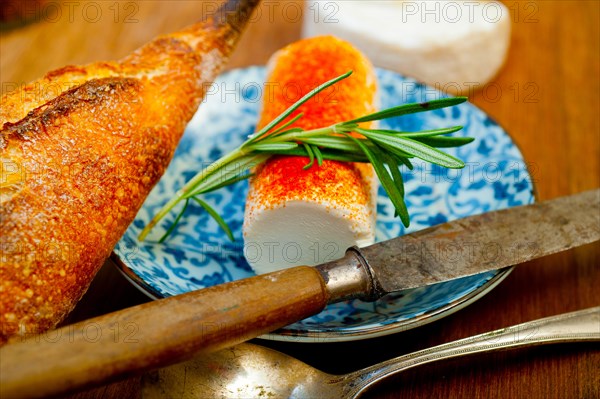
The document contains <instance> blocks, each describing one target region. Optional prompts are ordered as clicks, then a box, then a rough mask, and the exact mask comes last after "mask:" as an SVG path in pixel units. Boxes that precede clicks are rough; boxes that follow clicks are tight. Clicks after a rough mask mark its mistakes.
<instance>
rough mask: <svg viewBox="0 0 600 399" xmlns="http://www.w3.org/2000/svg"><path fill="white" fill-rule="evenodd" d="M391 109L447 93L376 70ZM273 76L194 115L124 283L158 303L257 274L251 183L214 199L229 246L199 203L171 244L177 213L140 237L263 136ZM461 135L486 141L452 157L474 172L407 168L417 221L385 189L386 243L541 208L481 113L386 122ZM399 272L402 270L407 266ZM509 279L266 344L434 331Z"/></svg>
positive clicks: (318, 322) (452, 285) (341, 306)
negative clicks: (226, 160) (209, 170)
mask: <svg viewBox="0 0 600 399" xmlns="http://www.w3.org/2000/svg"><path fill="white" fill-rule="evenodd" d="M377 75H378V78H379V87H380V98H381V107H382V108H387V107H391V106H394V105H399V104H403V103H410V102H424V101H430V100H433V99H437V98H440V97H444V96H446V95H445V94H443V93H441V92H439V91H437V90H435V89H433V88H431V87H428V86H425V85H422V84H420V83H418V82H416V81H414V80H413V79H410V78H406V77H403V76H401V75H399V74H397V73H394V72H390V71H386V70H378V71H377ZM264 77H265V69H264V67H251V68H246V69H238V70H233V71H230V72H228V73H226V74H223V75H222V76H221V77H220V79H219V80H218V81H217V82H216V83H215V84H214V85H213V86H212V87H211V88H210V89H209V94H208V96H207V98H206V100H205V101H204V103H203V104H202V105H201V106H200V110H199V111H198V113H197V114H196V115H195V116H194V118H193V120H192V121H191V122H190V124H189V125H188V127H187V130H186V132H185V134H184V136H183V138H182V140H181V143H180V145H179V147H178V149H177V152H176V154H175V157H174V159H173V161H172V163H171V165H170V166H169V168H168V170H167V171H166V173H165V175H164V176H163V178H162V179H161V180H160V182H159V183H158V185H157V186H156V187H155V188H154V190H153V191H152V192H151V194H150V195H149V197H148V198H147V200H146V202H145V203H144V206H143V207H142V209H141V210H140V212H139V213H138V215H137V217H136V219H135V221H134V222H133V223H132V224H131V226H130V227H129V229H128V230H127V232H126V233H125V235H124V236H123V238H122V239H121V241H120V242H119V243H118V245H117V246H116V248H115V251H114V255H113V259H114V260H115V261H116V263H117V265H118V267H119V269H120V270H121V271H122V272H123V273H124V275H125V276H126V277H127V278H128V279H129V280H130V281H131V282H132V283H133V284H134V285H136V286H137V287H138V288H139V289H140V290H142V291H143V292H144V293H146V294H147V295H148V296H150V297H151V298H161V297H166V296H170V295H176V294H181V293H185V292H189V291H192V290H197V289H200V288H204V287H209V286H213V285H215V284H220V283H223V282H227V281H232V280H237V279H241V278H245V277H249V276H252V275H254V273H253V272H252V270H251V269H250V267H249V266H248V263H247V262H246V260H245V259H244V256H243V240H242V219H243V215H244V203H245V197H246V190H247V188H248V183H247V182H240V183H237V184H236V185H234V186H229V187H226V188H224V189H221V190H219V191H216V192H213V193H210V194H208V195H206V196H205V200H206V201H207V202H208V203H210V204H211V205H212V206H213V207H214V208H215V209H216V210H217V211H218V212H219V213H220V214H221V215H223V217H224V219H225V220H226V222H227V223H228V224H229V226H230V227H231V229H232V231H233V234H234V236H235V242H231V241H230V240H229V239H228V238H227V236H226V235H225V234H224V233H223V231H222V230H221V229H220V228H219V226H218V225H217V224H216V222H214V220H212V219H211V218H210V217H209V215H208V214H207V213H206V212H204V211H203V210H202V209H201V208H200V207H198V206H196V205H195V204H194V203H193V202H192V203H190V205H189V206H188V209H187V211H186V214H185V217H184V218H182V221H181V223H180V224H179V225H178V226H177V228H176V229H175V230H174V231H173V234H172V235H171V236H170V237H169V238H168V239H167V240H166V241H165V242H164V243H162V244H159V243H158V237H160V236H161V235H162V234H163V233H164V232H165V231H166V229H167V228H168V227H169V226H170V224H171V223H172V222H173V220H174V218H175V215H176V212H173V213H172V214H170V215H169V216H168V217H166V218H165V219H164V220H163V221H162V222H161V223H160V225H159V226H157V227H156V228H155V229H154V230H153V231H152V233H151V234H150V236H149V237H148V238H147V239H146V240H145V241H144V242H139V241H138V239H137V236H138V234H139V233H140V230H141V229H142V228H143V227H144V226H145V225H146V224H147V223H148V221H149V220H150V219H151V218H152V216H153V215H154V214H155V213H156V212H157V211H158V210H159V209H160V208H161V207H162V205H164V204H165V203H166V202H167V200H168V199H169V198H171V197H172V196H173V194H174V193H175V191H177V189H179V188H180V187H181V186H183V184H184V183H185V182H186V181H187V180H189V179H190V178H191V177H192V176H193V175H194V174H195V173H196V172H197V171H198V170H199V169H201V168H202V167H204V166H206V165H207V164H208V163H209V162H210V161H214V160H216V159H217V158H219V157H220V156H221V155H223V154H224V153H226V152H228V151H230V150H232V149H234V148H235V147H237V146H238V145H239V144H241V143H242V142H243V141H244V140H245V138H246V137H247V136H248V135H249V134H251V133H252V132H253V131H254V125H255V123H256V121H257V114H258V112H259V108H260V103H261V101H262V95H263V92H262V83H263V81H264ZM456 125H462V126H464V129H463V130H461V131H459V132H457V133H454V135H460V136H470V137H475V139H476V141H475V142H473V143H471V144H469V145H466V146H464V147H461V148H457V149H449V151H448V152H449V153H451V154H453V155H455V156H458V157H459V158H460V159H462V160H464V161H465V162H466V167H465V168H464V169H462V170H447V169H443V168H439V167H434V166H431V165H429V164H425V163H420V162H415V169H414V170H413V171H408V170H404V171H403V175H404V180H405V182H406V193H407V196H406V202H407V205H408V209H409V213H410V215H411V225H410V228H408V229H404V227H403V226H402V225H401V223H400V221H399V220H398V219H397V218H394V217H393V214H394V212H393V207H392V205H391V202H390V201H389V199H388V198H387V196H386V194H385V192H384V191H383V190H381V189H380V192H379V199H378V204H377V208H378V209H377V211H378V216H377V240H378V241H380V240H385V239H388V238H392V237H396V236H399V235H402V234H405V233H407V232H412V231H417V230H420V229H423V228H425V227H428V226H432V225H435V224H438V223H442V222H445V221H449V220H453V219H457V218H461V217H465V216H469V215H474V214H478V213H482V212H487V211H492V210H496V209H502V208H508V207H512V206H517V205H523V204H529V203H532V202H534V194H533V185H532V181H531V177H530V175H529V173H528V170H527V167H526V163H525V161H524V160H523V157H522V155H521V153H520V151H519V149H518V148H517V147H516V145H515V144H514V142H513V141H512V139H511V138H510V136H509V135H508V134H507V133H506V132H505V131H504V130H503V129H502V128H501V127H500V126H499V125H498V124H497V123H495V122H494V121H493V120H492V119H490V118H489V117H488V116H487V115H486V114H485V113H484V112H483V111H481V110H480V109H478V108H476V107H475V106H473V105H472V104H469V103H464V104H461V105H459V106H456V107H452V108H447V109H441V110H435V111H430V112H424V113H419V114H413V115H406V116H402V117H400V118H395V119H392V120H387V121H382V123H381V126H382V128H386V127H388V128H389V127H393V128H394V129H401V130H406V131H414V130H422V129H434V128H439V127H450V126H456ZM399 266H400V265H399ZM508 273H510V269H504V270H500V271H494V272H489V273H483V274H480V275H477V276H472V277H468V278H463V279H459V280H455V281H451V282H447V283H443V284H438V285H434V286H430V287H425V288H418V289H413V290H407V291H404V292H400V293H397V294H394V295H389V296H387V297H385V298H382V299H380V300H378V301H376V302H372V303H368V302H362V301H359V300H353V301H348V302H343V303H338V304H333V305H330V306H328V307H327V308H326V309H325V310H324V311H323V312H322V313H320V314H318V315H316V316H313V317H310V318H308V319H305V320H302V321H299V322H297V323H294V324H291V325H289V326H287V327H285V328H282V329H280V330H278V331H276V332H274V333H271V334H268V335H265V336H263V337H262V338H266V339H273V340H285V341H301V342H330V341H349V340H356V339H364V338H372V337H376V336H380V335H385V334H390V333H394V332H398V331H402V330H406V329H410V328H414V327H416V326H419V325H422V324H425V323H429V322H431V321H433V320H436V319H438V318H441V317H444V316H447V315H449V314H451V313H453V312H455V311H457V310H458V309H461V308H463V307H464V306H467V305H468V304H470V303H472V302H473V301H475V300H477V299H478V298H480V297H481V296H483V295H485V294H486V293H487V292H489V291H490V290H491V289H492V288H493V287H494V286H496V285H497V284H498V283H499V282H500V281H502V280H503V279H504V278H505V277H506V276H507V275H508Z"/></svg>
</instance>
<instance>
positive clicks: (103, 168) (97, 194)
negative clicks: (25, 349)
mask: <svg viewBox="0 0 600 399" xmlns="http://www.w3.org/2000/svg"><path fill="white" fill-rule="evenodd" d="M256 3H258V0H239V1H234V0H230V1H229V2H228V3H226V4H225V5H224V6H223V7H222V8H221V10H219V12H218V13H217V14H216V15H215V16H213V17H210V18H208V19H206V20H204V21H203V22H200V23H197V24H195V25H192V26H190V27H188V28H187V29H184V30H182V31H180V32H177V33H173V34H170V35H166V36H161V37H158V38H156V39H155V40H153V41H152V42H150V43H148V44H146V45H145V46H143V47H141V48H140V49H138V50H137V51H135V52H133V53H132V54H131V55H129V56H127V57H125V58H124V59H122V60H121V61H118V62H98V63H93V64H90V65H86V66H67V67H64V68H61V69H58V70H55V71H52V72H49V73H48V74H47V75H46V76H45V77H43V78H42V79H40V80H38V81H36V82H32V83H31V84H28V85H26V86H25V87H23V88H21V89H20V90H17V91H14V92H12V93H8V94H6V95H4V96H3V97H2V100H1V101H2V107H1V110H0V126H1V127H2V131H1V134H0V158H1V160H2V165H3V169H2V180H1V186H0V194H1V197H0V199H1V204H2V207H1V209H0V215H1V224H0V236H1V238H0V240H1V241H0V245H1V249H2V259H1V265H0V343H3V342H5V341H7V339H8V338H9V337H11V336H15V335H18V336H25V335H29V334H35V333H41V332H43V331H45V330H48V329H50V328H53V327H55V326H56V325H57V324H58V323H59V322H61V321H62V320H63V319H64V318H65V316H66V315H67V314H68V313H69V312H70V311H71V310H72V309H73V307H74V306H75V304H76V303H77V301H78V300H79V299H80V298H81V296H82V295H83V294H84V293H85V291H86V290H87V288H88V286H89V284H90V282H91V280H92V278H93V277H94V275H95V274H96V272H97V271H98V270H99V268H100V267H101V266H102V264H103V262H104V261H105V260H106V258H107V257H108V256H109V255H110V252H111V251H112V249H113V247H114V246H115V244H116V243H117V241H118V240H119V239H120V237H121V236H122V234H123V233H124V232H125V230H126V229H127V227H128V226H129V224H130V223H131V222H132V221H133V219H134V218H135V215H136V213H137V212H138V210H139V208H140V207H141V205H142V203H143V201H144V199H145V198H146V196H147V195H148V193H149V192H150V190H151V189H152V187H153V186H154V185H155V184H156V182H157V181H158V179H159V178H160V177H161V175H162V174H163V172H164V170H165V169H166V167H167V165H168V164H169V162H170V160H171V158H172V156H173V153H174V151H175V147H176V146H177V143H178V141H179V138H180V137H181V135H182V133H183V131H184V128H185V126H186V124H187V122H188V121H189V120H190V119H191V117H192V116H193V115H194V113H195V111H196V109H197V107H198V105H199V103H200V101H201V99H202V97H203V95H204V89H205V87H206V83H207V82H211V81H212V80H213V79H214V78H215V77H216V76H217V74H218V73H219V72H220V71H221V69H222V68H223V66H224V64H225V62H226V61H227V59H228V56H229V54H230V53H231V51H232V49H233V47H234V45H235V43H236V41H237V38H238V37H239V35H240V32H241V29H242V28H243V26H244V25H245V23H246V21H247V20H248V17H249V15H250V12H251V11H252V9H253V8H254V7H255V5H256ZM232 6H233V7H232ZM226 10H231V11H226ZM234 10H235V11H234ZM50 86H51V87H53V88H54V90H39V88H40V87H41V88H48V87H50ZM34 94H35V95H34Z"/></svg>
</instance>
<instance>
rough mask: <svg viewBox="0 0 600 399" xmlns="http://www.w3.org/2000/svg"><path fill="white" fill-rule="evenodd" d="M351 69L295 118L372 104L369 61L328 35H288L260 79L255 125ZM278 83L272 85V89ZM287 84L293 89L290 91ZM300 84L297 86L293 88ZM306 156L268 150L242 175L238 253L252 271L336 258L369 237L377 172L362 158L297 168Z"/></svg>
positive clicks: (327, 118) (345, 116) (309, 122)
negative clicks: (244, 189) (264, 92)
mask: <svg viewBox="0 0 600 399" xmlns="http://www.w3.org/2000/svg"><path fill="white" fill-rule="evenodd" d="M349 70H353V71H354V73H353V75H352V76H351V77H350V78H348V79H346V80H344V81H342V82H340V83H338V84H337V85H336V86H334V88H332V90H330V91H328V92H323V93H322V94H323V95H319V96H318V97H317V98H314V99H311V100H310V101H309V102H307V103H306V104H304V105H303V106H302V107H301V109H300V110H299V112H303V114H304V117H303V118H302V119H300V120H299V121H298V122H297V123H295V126H299V127H302V128H304V129H311V128H317V127H324V126H329V125H331V124H333V123H335V122H340V121H343V120H349V119H353V118H356V117H359V116H362V115H365V114H367V113H371V112H374V111H375V110H376V109H375V103H376V77H375V74H374V70H373V67H372V65H371V64H370V63H369V61H368V60H367V59H366V58H364V57H363V56H362V54H361V53H360V52H358V51H357V50H356V49H355V48H353V47H352V46H350V45H349V44H348V43H346V42H344V41H341V40H339V39H336V38H334V37H331V36H328V37H319V38H313V39H307V40H302V41H299V42H296V43H294V44H292V45H290V46H288V47H286V48H284V49H283V50H281V51H279V52H278V53H276V54H275V55H274V56H273V58H272V59H271V62H270V63H269V73H268V76H267V79H266V82H270V84H272V85H273V84H274V83H277V86H275V87H276V89H275V90H274V91H273V93H272V94H273V96H265V98H264V102H263V109H262V112H261V120H260V121H259V124H258V125H259V128H260V127H261V126H264V125H265V124H266V123H268V122H269V121H271V120H272V119H273V118H274V117H275V116H277V115H279V114H280V113H281V112H282V111H283V110H285V109H286V108H288V107H289V106H290V105H291V104H292V103H294V102H295V101H296V100H297V99H298V98H299V97H300V95H303V94H305V93H307V92H308V91H309V90H311V89H312V88H314V87H316V86H317V85H318V84H321V83H323V82H325V81H327V80H330V79H332V78H334V77H336V76H339V75H341V74H343V73H345V72H347V71H349ZM277 87H279V89H277ZM285 88H288V89H289V88H295V89H294V90H296V91H295V94H296V95H290V93H291V91H290V90H285ZM298 88H300V89H301V90H300V91H298V90H297V89H298ZM307 163H308V158H306V157H289V156H285V157H283V156H276V157H272V158H271V159H269V160H268V161H267V162H266V163H264V164H263V165H261V166H259V167H258V168H257V170H256V175H255V176H254V177H253V178H252V179H251V181H250V189H249V192H248V198H247V202H246V209H245V216H244V226H243V232H244V253H245V256H246V259H247V260H248V262H249V263H250V265H251V266H252V268H253V269H254V270H255V271H256V273H258V274H260V273H267V272H271V271H274V270H278V269H282V268H288V267H292V266H297V265H316V264H319V263H322V262H324V261H327V260H333V259H337V258H340V257H341V256H343V255H344V252H345V250H346V249H347V248H348V247H351V246H353V245H357V246H364V245H369V244H371V243H373V241H374V238H375V214H376V195H377V179H376V176H375V173H374V171H373V169H372V167H371V165H369V164H355V163H344V162H335V161H327V160H325V161H324V162H323V165H321V166H318V165H317V164H316V161H315V165H314V166H313V167H312V168H310V169H308V170H303V166H305V165H306V164H307Z"/></svg>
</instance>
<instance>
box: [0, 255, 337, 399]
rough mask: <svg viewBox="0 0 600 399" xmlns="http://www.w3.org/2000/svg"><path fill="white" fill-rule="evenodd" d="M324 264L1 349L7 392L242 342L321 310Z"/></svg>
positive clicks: (76, 382) (113, 373)
mask: <svg viewBox="0 0 600 399" xmlns="http://www.w3.org/2000/svg"><path fill="white" fill-rule="evenodd" d="M328 299H329V293H328V291H327V289H326V287H325V282H324V280H323V278H322V277H321V275H320V273H319V271H318V270H317V269H314V268H311V267H306V266H300V267H295V268H292V269H287V270H281V271H278V272H274V273H270V274H266V275H261V276H256V277H252V278H249V279H245V280H239V281H234V282H231V283H227V284H222V285H218V286H214V287H211V288H207V289H203V290H199V291H194V292H190V293H187V294H183V295H178V296H174V297H170V298H167V299H161V300H157V301H153V302H149V303H145V304H142V305H138V306H135V307H131V308H127V309H124V310H121V311H118V312H114V313H110V314H107V315H104V316H101V317H97V318H94V319H90V320H87V321H83V322H80V323H77V324H73V325H70V326H66V327H63V328H60V329H57V330H53V331H48V332H46V333H44V334H40V335H36V336H33V337H29V338H26V339H22V338H19V339H17V340H16V341H15V342H11V343H9V344H7V345H5V346H3V347H2V348H0V397H2V398H3V399H8V398H16V397H19V398H22V397H28V398H34V397H47V396H49V395H57V394H61V393H66V392H71V391H74V390H77V389H81V388H86V387H90V386H94V385H98V384H100V383H103V382H108V381H111V380H114V379H117V378H119V377H123V376H128V375H132V374H136V373H139V372H142V371H145V370H149V369H153V368H157V367H160V366H166V365H168V364H172V363H176V362H178V361H181V360H184V359H187V358H190V357H192V356H194V355H197V354H198V353H201V352H208V351H214V350H218V349H221V348H224V347H226V346H231V345H235V344H237V343H240V342H243V341H246V340H248V339H251V338H253V337H257V336H259V335H261V334H265V333H267V332H270V331H273V330H275V329H277V328H280V327H283V326H285V325H287V324H290V323H292V322H294V321H297V320H300V319H303V318H305V317H308V316H310V315H313V314H316V313H318V312H320V311H321V310H322V309H323V308H324V307H325V305H326V304H327V302H328Z"/></svg>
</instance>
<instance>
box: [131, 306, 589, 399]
mask: <svg viewBox="0 0 600 399" xmlns="http://www.w3.org/2000/svg"><path fill="white" fill-rule="evenodd" d="M582 341H600V307H595V308H590V309H585V310H581V311H577V312H573V313H565V314H562V315H558V316H554V317H548V318H545V319H540V320H535V321H530V322H528V323H523V324H519V325H516V326H512V327H508V328H503V329H500V330H496V331H492V332H488V333H484V334H480V335H476V336H473V337H470V338H465V339H461V340H458V341H454V342H449V343H447V344H443V345H439V346H435V347H433V348H429V349H424V350H421V351H418V352H414V353H410V354H407V355H403V356H400V357H397V358H395V359H391V360H388V361H385V362H382V363H379V364H376V365H374V366H371V367H367V368H365V369H362V370H359V371H355V372H352V373H348V374H344V375H331V374H327V373H324V372H321V371H319V370H317V369H315V368H313V367H311V366H309V365H307V364H305V363H302V362H301V361H299V360H297V359H295V358H293V357H290V356H288V355H285V354H283V353H280V352H277V351H275V350H272V349H268V348H264V347H261V346H258V345H252V344H241V345H238V346H235V347H233V348H228V349H224V350H222V351H220V352H216V353H212V354H209V355H205V356H200V357H198V358H195V359H192V360H190V361H188V362H185V363H181V364H177V365H174V366H171V367H167V368H164V369H161V370H157V371H154V372H151V373H148V374H146V375H144V377H143V378H142V394H143V397H144V398H182V399H186V398H208V397H210V398H257V397H261V398H262V397H264V398H323V399H325V398H336V399H339V398H356V397H358V396H359V395H360V394H361V393H363V392H364V391H365V390H366V389H367V388H368V387H370V386H371V385H373V384H375V383H376V382H378V381H381V380H382V379H384V378H386V377H388V376H391V375H393V374H396V373H399V372H401V371H404V370H407V369H409V368H412V367H415V366H418V365H421V364H426V363H431V362H434V361H437V360H442V359H449V358H453V357H459V356H465V355H470V354H473V353H483V352H492V351H498V350H502V349H511V348H522V347H527V346H534V345H541V344H550V343H560V342H582Z"/></svg>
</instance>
